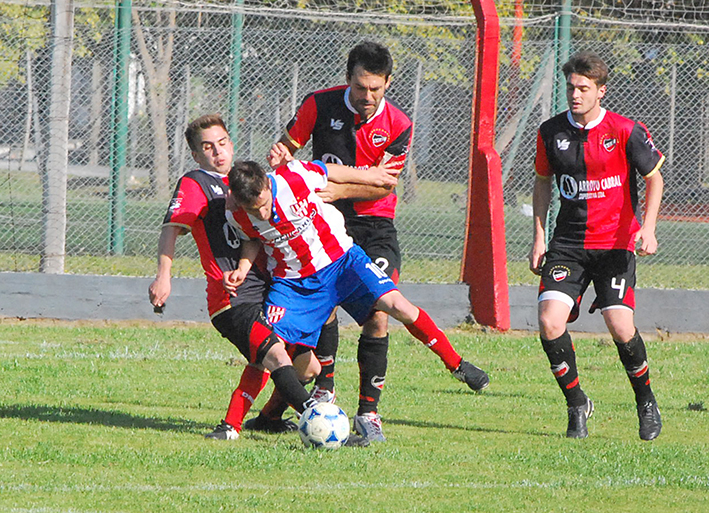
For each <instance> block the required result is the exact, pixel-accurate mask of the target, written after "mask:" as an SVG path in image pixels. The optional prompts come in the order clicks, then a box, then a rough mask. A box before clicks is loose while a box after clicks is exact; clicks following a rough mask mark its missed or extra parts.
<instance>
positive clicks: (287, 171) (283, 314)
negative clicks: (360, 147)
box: [224, 161, 462, 427]
mask: <svg viewBox="0 0 709 513" xmlns="http://www.w3.org/2000/svg"><path fill="white" fill-rule="evenodd" d="M370 171H371V170H370ZM328 172H333V174H336V173H337V172H338V170H337V169H336V168H331V167H326V166H325V164H323V163H322V162H301V161H291V162H289V163H288V164H286V165H283V166H281V167H279V168H278V169H276V171H274V172H273V173H270V174H267V173H266V172H265V171H264V170H263V169H262V168H261V167H260V166H259V165H258V164H256V163H255V162H237V163H236V164H235V165H234V167H233V168H232V170H231V171H230V173H229V187H230V189H231V194H232V195H233V196H234V200H235V203H236V204H237V205H239V207H240V208H238V209H236V210H235V211H233V212H227V219H228V220H229V222H230V223H232V224H233V225H234V226H236V227H237V228H238V229H239V230H240V232H241V236H242V237H244V238H245V239H249V240H252V241H260V242H261V243H262V244H263V245H264V249H265V251H266V254H267V256H268V269H269V271H270V272H271V274H272V275H273V284H272V286H271V289H270V291H269V294H268V298H267V299H266V310H267V317H268V320H269V321H270V323H271V325H272V326H273V330H274V332H276V333H277V334H278V335H279V336H282V337H284V338H286V339H287V340H292V341H296V343H298V344H302V345H305V346H308V347H314V346H315V345H316V343H317V339H318V336H319V333H320V326H322V323H323V322H324V321H325V319H327V318H328V316H329V315H330V313H331V311H332V309H333V308H334V307H335V306H337V305H341V306H342V307H343V308H344V309H345V310H346V311H347V312H348V313H349V314H350V315H351V316H352V318H353V319H355V321H357V322H358V323H359V324H360V325H361V324H363V323H364V322H365V321H366V320H367V319H368V318H369V317H370V316H371V314H372V312H373V311H374V309H376V310H380V311H383V312H386V313H387V314H389V315H392V316H393V317H394V318H395V319H397V320H399V321H400V322H402V323H403V324H404V326H405V327H406V329H407V330H408V331H409V332H410V333H411V334H412V335H413V336H414V337H416V338H417V339H418V340H420V341H422V342H423V343H424V344H426V345H427V346H428V347H431V348H432V349H433V350H434V351H436V353H437V354H440V355H442V357H443V358H447V359H450V360H451V361H452V366H453V368H456V367H458V366H459V365H460V364H461V361H462V358H460V356H457V353H456V352H455V350H454V349H453V347H452V346H451V344H450V342H449V340H448V338H447V337H446V335H445V334H444V333H443V332H442V331H441V330H440V329H439V328H438V327H437V326H436V324H435V323H434V322H433V321H432V320H431V318H430V317H429V316H428V315H427V314H426V312H425V311H423V310H421V309H420V308H418V307H416V306H414V305H413V304H411V303H410V302H409V301H408V300H407V299H406V298H405V297H404V296H403V295H402V294H401V292H399V290H398V289H397V288H396V285H395V284H394V282H393V281H392V280H391V278H389V277H388V276H387V275H386V273H384V272H383V271H382V270H381V269H380V268H379V267H378V266H377V265H375V264H374V263H373V262H372V260H371V259H370V258H369V257H368V256H367V255H366V254H365V253H364V251H363V250H362V249H361V248H360V247H359V246H357V245H356V244H354V243H353V241H352V238H351V237H350V236H349V235H348V234H347V232H346V230H345V223H344V218H343V216H342V214H341V213H340V212H339V211H338V210H337V209H336V208H334V207H333V206H332V205H330V204H327V203H325V202H324V201H323V200H322V198H321V197H320V196H319V195H318V194H317V192H316V191H318V190H320V189H322V188H323V187H325V186H326V185H327V181H328V178H327V175H328ZM359 176H360V177H363V176H365V173H364V172H360V174H359ZM254 253H255V250H253V249H252V250H251V251H250V255H253V254H254ZM245 256H249V255H245ZM250 258H251V257H250ZM250 264H251V262H250V261H248V259H242V261H241V262H240V264H239V269H238V271H234V272H231V273H225V275H224V283H225V286H226V287H227V288H229V287H230V283H232V278H233V277H234V276H236V279H235V280H233V283H237V284H238V283H239V281H240V279H242V278H241V277H242V276H243V275H244V273H245V271H246V270H248V269H249V267H250ZM456 360H457V361H456ZM356 425H357V424H356V418H355V427H356Z"/></svg>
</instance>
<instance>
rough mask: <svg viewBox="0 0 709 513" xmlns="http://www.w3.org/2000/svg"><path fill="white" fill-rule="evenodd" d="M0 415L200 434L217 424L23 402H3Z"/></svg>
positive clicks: (43, 420)
mask: <svg viewBox="0 0 709 513" xmlns="http://www.w3.org/2000/svg"><path fill="white" fill-rule="evenodd" d="M0 418H17V419H23V420H40V421H42V422H64V423H71V424H95V425H103V426H114V427H122V428H129V429H156V430H158V431H177V432H181V433H197V432H201V431H204V430H205V429H207V428H212V427H214V426H212V425H206V424H203V423H199V422H194V421H191V420H183V419H170V418H168V419H160V418H155V417H140V416H137V415H131V414H129V413H123V412H117V411H106V410H97V409H91V408H77V407H57V406H37V405H21V404H13V405H7V406H5V405H0Z"/></svg>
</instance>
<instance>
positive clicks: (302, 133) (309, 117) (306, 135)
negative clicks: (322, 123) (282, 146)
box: [285, 93, 318, 149]
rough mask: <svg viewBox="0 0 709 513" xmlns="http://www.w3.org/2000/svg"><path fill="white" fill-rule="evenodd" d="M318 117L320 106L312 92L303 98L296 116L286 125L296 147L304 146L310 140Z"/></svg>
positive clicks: (288, 135) (289, 136)
mask: <svg viewBox="0 0 709 513" xmlns="http://www.w3.org/2000/svg"><path fill="white" fill-rule="evenodd" d="M317 117H318V106H317V104H316V103H315V95H313V94H312V93H311V94H309V95H308V96H306V97H305V98H304V99H303V103H301V104H300V107H298V110H297V112H296V113H295V116H293V118H292V119H291V120H290V121H289V122H288V124H287V125H286V133H285V135H286V137H287V138H288V140H289V141H290V142H291V144H292V145H293V146H295V147H296V149H299V148H302V147H303V146H305V145H306V143H307V142H308V141H309V140H310V136H311V134H312V133H313V129H314V128H315V121H316V119H317Z"/></svg>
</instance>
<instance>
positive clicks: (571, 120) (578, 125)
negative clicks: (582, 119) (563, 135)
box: [566, 107, 606, 130]
mask: <svg viewBox="0 0 709 513" xmlns="http://www.w3.org/2000/svg"><path fill="white" fill-rule="evenodd" d="M604 117H606V109H604V108H603V107H601V113H600V114H599V115H598V117H597V118H596V119H594V120H593V121H591V122H590V123H587V124H586V125H582V124H581V123H577V122H576V120H575V119H574V117H573V116H572V115H571V111H570V110H567V111H566V119H568V120H569V123H571V126H573V127H576V128H580V129H582V130H591V129H592V128H594V127H597V126H598V125H600V124H601V121H603V118H604Z"/></svg>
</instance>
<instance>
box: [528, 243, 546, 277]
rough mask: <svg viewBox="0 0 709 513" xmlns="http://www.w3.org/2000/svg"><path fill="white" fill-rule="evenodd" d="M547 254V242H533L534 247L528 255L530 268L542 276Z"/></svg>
mask: <svg viewBox="0 0 709 513" xmlns="http://www.w3.org/2000/svg"><path fill="white" fill-rule="evenodd" d="M545 254H546V244H545V243H544V242H541V243H538V242H535V243H534V244H532V249H530V250H529V254H528V255H527V258H528V259H529V270H530V271H532V272H533V273H534V274H536V275H537V276H541V274H542V266H543V265H544V255H545Z"/></svg>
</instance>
